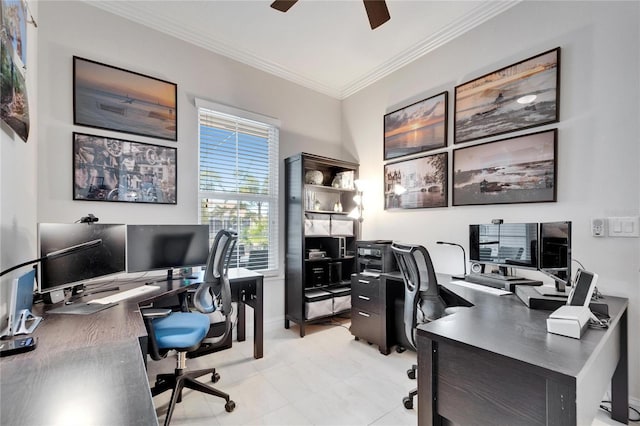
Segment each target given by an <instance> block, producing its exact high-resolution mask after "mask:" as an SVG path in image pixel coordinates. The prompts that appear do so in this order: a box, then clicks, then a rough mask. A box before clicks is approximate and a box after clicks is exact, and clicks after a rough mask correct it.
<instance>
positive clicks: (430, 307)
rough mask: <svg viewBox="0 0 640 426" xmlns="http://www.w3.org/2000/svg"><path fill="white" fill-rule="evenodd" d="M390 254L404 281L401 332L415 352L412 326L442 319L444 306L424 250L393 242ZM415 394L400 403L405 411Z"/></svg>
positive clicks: (411, 375) (411, 371)
mask: <svg viewBox="0 0 640 426" xmlns="http://www.w3.org/2000/svg"><path fill="white" fill-rule="evenodd" d="M391 250H392V251H393V254H394V256H395V258H396V261H397V263H398V268H399V269H400V272H401V273H402V278H403V281H404V316H403V318H404V332H405V335H406V338H407V341H408V343H409V347H410V349H412V350H414V351H415V350H416V341H415V330H416V326H417V325H418V324H423V323H426V322H429V321H433V320H436V319H438V318H440V317H442V316H444V315H445V314H446V313H445V309H446V307H447V305H446V304H445V302H444V300H442V297H440V293H439V290H438V281H437V279H436V273H435V270H434V269H433V263H432V262H431V257H430V256H429V252H428V251H427V249H426V248H424V247H423V246H420V245H410V244H400V243H396V242H394V243H393V244H391ZM416 368H417V365H413V366H412V367H411V369H409V370H408V371H407V375H408V376H409V378H411V379H415V377H416ZM417 394H418V390H417V389H413V390H411V391H410V392H409V395H408V396H406V397H404V398H403V399H402V402H403V404H404V406H405V408H407V409H411V408H413V397H414V396H416V395H417Z"/></svg>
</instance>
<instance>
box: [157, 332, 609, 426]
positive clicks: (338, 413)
mask: <svg viewBox="0 0 640 426" xmlns="http://www.w3.org/2000/svg"><path fill="white" fill-rule="evenodd" d="M348 326H349V322H348V321H346V322H342V324H341V325H337V326H336V325H333V326H331V325H317V326H312V327H309V328H308V329H307V335H306V336H305V337H304V338H302V339H301V338H300V337H299V335H298V329H297V327H296V326H292V328H291V329H290V330H285V329H284V328H282V329H279V330H275V331H272V332H267V335H266V338H265V342H264V348H265V349H264V358H262V359H259V360H256V359H254V358H253V345H252V338H251V337H249V338H248V339H247V341H245V342H241V343H239V342H235V341H234V342H233V347H232V348H231V349H229V350H225V351H222V352H218V353H214V354H211V355H207V356H203V357H200V358H196V359H190V360H187V365H188V367H189V369H198V368H207V367H211V366H213V367H215V368H216V369H217V371H218V372H219V373H220V376H221V379H220V381H219V382H217V383H216V384H215V385H214V386H216V387H218V388H219V389H221V390H222V391H224V392H227V393H229V394H230V395H231V399H233V400H234V401H235V402H236V409H235V410H234V411H233V412H232V413H227V412H225V410H224V400H222V399H220V398H216V397H213V396H209V395H204V394H201V393H198V392H193V391H185V392H184V398H183V401H182V402H181V403H180V404H178V405H177V407H176V410H175V412H174V415H173V418H172V421H171V424H172V425H208V426H211V425H214V426H215V425H416V424H417V418H416V412H417V409H413V410H407V409H405V408H404V406H403V405H402V397H403V396H404V395H405V394H406V393H407V392H408V390H409V389H411V388H412V387H415V385H416V382H415V381H414V380H409V379H408V378H407V375H406V370H407V369H408V368H409V367H410V366H411V364H412V363H414V362H415V353H413V352H409V351H407V352H404V353H401V354H399V353H396V352H395V351H392V352H391V354H389V355H388V356H384V355H381V354H380V352H378V349H377V347H376V346H369V345H368V344H367V343H365V342H363V341H356V340H355V339H354V338H353V336H352V335H351V333H350V332H349V330H348ZM174 367H175V357H171V358H168V359H165V360H163V361H161V362H154V361H150V362H149V377H150V380H155V374H157V373H160V372H163V373H164V372H170V371H172V370H173V368H174ZM202 380H203V381H206V380H209V378H208V377H206V376H205V377H203V378H202ZM169 397H170V392H165V393H164V394H162V395H159V396H157V397H155V398H154V403H155V405H156V409H157V413H158V417H159V421H160V424H162V422H163V421H164V416H165V413H166V409H167V405H168V401H169ZM416 405H417V401H416ZM497 423H499V421H498V422H497ZM602 425H620V423H617V422H614V421H612V420H611V419H609V418H608V416H607V415H606V414H605V413H604V412H602V411H600V412H599V413H598V416H597V418H596V420H595V421H594V422H593V426H602Z"/></svg>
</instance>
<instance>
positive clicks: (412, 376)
mask: <svg viewBox="0 0 640 426" xmlns="http://www.w3.org/2000/svg"><path fill="white" fill-rule="evenodd" d="M407 377H408V378H410V379H411V380H415V379H416V370H413V369H411V370H407Z"/></svg>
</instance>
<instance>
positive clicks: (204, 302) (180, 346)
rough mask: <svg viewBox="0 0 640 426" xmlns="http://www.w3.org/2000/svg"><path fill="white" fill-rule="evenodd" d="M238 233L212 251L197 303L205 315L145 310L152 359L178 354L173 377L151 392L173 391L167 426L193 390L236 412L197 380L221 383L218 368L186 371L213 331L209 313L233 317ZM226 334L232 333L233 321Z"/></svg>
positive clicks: (161, 377) (221, 237)
mask: <svg viewBox="0 0 640 426" xmlns="http://www.w3.org/2000/svg"><path fill="white" fill-rule="evenodd" d="M236 239H237V236H236V235H235V233H232V232H229V231H225V230H222V231H220V232H218V234H217V235H216V237H215V240H214V242H213V245H212V247H211V251H210V253H209V258H208V259H207V266H206V270H205V276H204V282H203V283H202V284H201V285H200V286H199V287H198V290H197V291H196V293H195V295H194V297H193V303H194V305H195V307H196V308H197V309H198V310H200V311H202V312H204V313H199V312H172V311H171V309H142V310H141V312H142V315H143V318H144V320H145V326H146V328H147V332H148V334H149V355H150V356H151V358H152V359H153V360H156V361H158V360H160V359H162V358H164V357H166V355H167V353H168V352H169V351H171V350H176V351H177V358H178V360H177V365H176V369H175V371H174V373H173V374H158V376H157V377H156V382H155V386H154V387H153V388H152V389H151V394H152V395H153V396H156V395H159V394H161V393H163V392H165V391H167V390H169V389H172V394H171V402H170V403H169V408H168V410H167V415H166V417H165V421H164V424H165V426H166V425H168V424H169V422H170V421H171V416H172V415H173V411H174V409H175V406H176V404H177V403H179V402H181V401H182V389H183V388H185V387H186V388H189V389H193V390H196V391H199V392H204V393H207V394H210V395H214V396H217V397H220V398H223V399H224V400H225V401H226V404H225V406H224V408H225V410H226V411H227V412H231V411H233V410H234V408H235V406H236V404H235V402H233V401H232V400H231V399H230V398H229V395H228V394H226V393H224V392H222V391H220V390H218V389H215V388H213V387H211V386H209V385H206V384H204V383H202V382H199V381H197V380H196V378H198V377H201V376H204V375H205V374H211V381H212V382H213V383H215V382H217V381H218V380H219V379H220V375H219V374H218V373H216V370H215V368H207V369H203V370H196V371H186V355H187V353H188V352H191V351H194V350H196V349H198V348H199V347H200V344H201V343H202V340H203V339H204V338H205V336H206V335H207V332H208V331H209V317H208V316H207V315H205V313H210V312H213V311H214V310H216V309H221V310H222V312H223V314H224V315H225V317H227V318H229V317H230V314H231V288H230V285H229V279H228V278H227V273H226V272H227V269H226V266H227V263H228V260H229V256H228V254H229V252H230V249H232V248H233V246H234V245H235V243H236ZM227 321H228V325H227V330H226V331H225V333H231V323H230V319H227Z"/></svg>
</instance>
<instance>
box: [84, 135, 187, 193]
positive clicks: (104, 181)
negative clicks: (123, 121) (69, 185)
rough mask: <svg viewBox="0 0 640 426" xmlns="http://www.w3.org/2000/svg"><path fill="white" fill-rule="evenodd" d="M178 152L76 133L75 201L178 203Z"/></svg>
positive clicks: (140, 143)
mask: <svg viewBox="0 0 640 426" xmlns="http://www.w3.org/2000/svg"><path fill="white" fill-rule="evenodd" d="M177 155H178V153H177V149H176V148H173V147H166V146H160V145H152V144H148V143H142V142H135V141H128V140H124V139H114V138H108V137H104V136H97V135H89V134H86V133H77V132H74V133H73V199H74V200H82V201H109V202H129V203H141V204H177V201H178V200H177V198H178V197H177V188H178V182H177V178H178V170H177V167H178V158H177Z"/></svg>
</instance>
